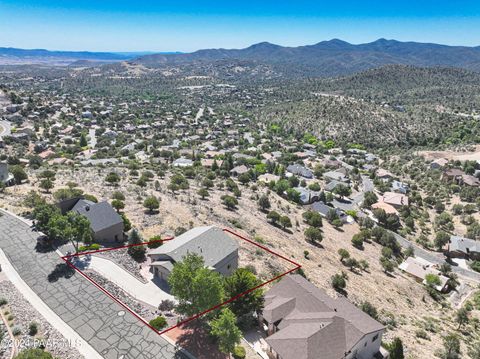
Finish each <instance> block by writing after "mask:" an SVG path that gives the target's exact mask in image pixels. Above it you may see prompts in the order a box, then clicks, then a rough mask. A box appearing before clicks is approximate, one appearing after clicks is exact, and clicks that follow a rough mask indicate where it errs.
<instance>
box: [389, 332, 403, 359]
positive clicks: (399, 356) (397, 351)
mask: <svg viewBox="0 0 480 359" xmlns="http://www.w3.org/2000/svg"><path fill="white" fill-rule="evenodd" d="M388 352H389V354H390V359H404V358H405V356H404V354H403V343H402V340H401V339H400V338H397V337H395V338H394V339H393V341H392V343H390V344H389V345H388Z"/></svg>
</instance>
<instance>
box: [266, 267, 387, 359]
mask: <svg viewBox="0 0 480 359" xmlns="http://www.w3.org/2000/svg"><path fill="white" fill-rule="evenodd" d="M260 321H261V322H262V323H263V326H264V329H265V330H266V334H267V338H266V339H265V341H266V342H267V343H268V345H269V349H268V350H269V353H268V354H269V356H270V357H272V358H276V359H318V358H322V359H340V358H346V359H354V358H355V359H372V358H374V357H377V355H378V353H379V352H380V350H381V341H382V335H383V333H384V331H385V327H384V326H383V325H382V324H380V323H379V322H377V321H376V320H375V319H373V318H372V317H370V316H369V315H368V314H366V313H364V312H363V311H362V310H360V309H359V308H357V307H356V306H355V305H353V304H352V303H350V302H349V301H348V300H347V299H346V298H345V297H343V296H340V297H338V298H332V297H330V296H328V295H327V293H326V292H325V291H324V290H322V289H319V288H317V287H315V286H314V285H313V284H312V283H310V282H309V281H307V280H306V279H305V278H303V277H302V276H300V275H289V276H286V277H284V278H283V279H282V280H281V281H280V282H278V283H276V284H275V285H274V286H273V287H272V288H271V289H270V290H268V291H267V292H266V293H265V306H264V309H263V312H262V314H261V315H260Z"/></svg>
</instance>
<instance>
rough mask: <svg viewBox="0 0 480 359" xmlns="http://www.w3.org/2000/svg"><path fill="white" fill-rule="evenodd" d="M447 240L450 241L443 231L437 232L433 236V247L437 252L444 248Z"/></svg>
mask: <svg viewBox="0 0 480 359" xmlns="http://www.w3.org/2000/svg"><path fill="white" fill-rule="evenodd" d="M449 239H450V236H449V235H448V233H446V232H444V231H439V232H437V234H436V235H435V240H434V242H433V243H434V245H435V248H437V250H441V249H442V248H443V246H445V245H446V244H447V243H448V241H449Z"/></svg>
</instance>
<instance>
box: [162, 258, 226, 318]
mask: <svg viewBox="0 0 480 359" xmlns="http://www.w3.org/2000/svg"><path fill="white" fill-rule="evenodd" d="M168 283H169V285H170V288H171V293H172V295H173V296H175V298H176V299H177V300H178V302H179V303H178V306H177V311H178V312H179V313H181V314H184V315H187V316H192V315H194V314H196V313H199V312H202V311H204V310H207V309H209V308H212V307H213V306H215V305H217V304H219V303H222V302H223V299H224V288H223V279H222V277H221V275H220V274H219V273H217V272H214V271H212V270H210V269H208V268H206V267H205V265H204V261H203V258H202V257H200V256H199V255H197V254H188V255H186V256H185V257H184V258H183V260H182V261H181V262H177V263H175V264H174V266H173V269H172V272H171V273H170V276H169V277H168Z"/></svg>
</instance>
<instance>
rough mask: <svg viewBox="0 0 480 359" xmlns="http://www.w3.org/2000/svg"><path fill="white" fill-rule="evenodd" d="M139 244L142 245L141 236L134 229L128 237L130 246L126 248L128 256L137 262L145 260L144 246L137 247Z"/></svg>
mask: <svg viewBox="0 0 480 359" xmlns="http://www.w3.org/2000/svg"><path fill="white" fill-rule="evenodd" d="M140 243H143V239H142V236H141V235H140V233H138V231H137V229H136V228H134V229H133V230H132V232H131V233H130V235H129V236H128V244H129V245H132V246H131V247H128V254H130V256H131V257H132V258H133V259H135V260H136V261H138V262H140V261H143V260H144V259H145V252H146V249H145V246H142V245H139V244H140Z"/></svg>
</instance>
